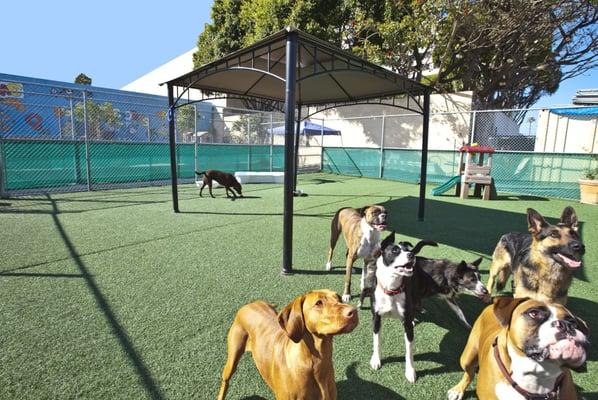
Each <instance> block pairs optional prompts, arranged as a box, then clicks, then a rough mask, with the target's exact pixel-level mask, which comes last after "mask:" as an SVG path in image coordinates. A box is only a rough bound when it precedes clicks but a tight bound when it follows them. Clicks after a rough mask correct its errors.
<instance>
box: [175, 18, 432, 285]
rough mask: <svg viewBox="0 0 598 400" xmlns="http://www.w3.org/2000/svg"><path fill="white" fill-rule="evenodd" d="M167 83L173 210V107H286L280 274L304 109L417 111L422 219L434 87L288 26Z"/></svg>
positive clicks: (288, 246)
mask: <svg viewBox="0 0 598 400" xmlns="http://www.w3.org/2000/svg"><path fill="white" fill-rule="evenodd" d="M166 85H167V88H168V106H169V112H168V127H169V143H170V165H171V181H172V201H173V209H174V212H177V213H178V212H179V202H178V187H177V162H176V136H175V116H174V114H175V109H176V108H178V107H182V106H184V105H187V104H191V103H197V102H203V101H209V100H214V99H218V98H228V99H231V98H234V99H240V100H246V101H249V102H254V103H255V104H259V105H260V106H261V107H262V108H264V109H268V110H278V111H281V112H284V114H285V157H284V160H285V171H284V213H283V254H282V273H283V274H291V273H292V271H293V268H292V240H293V190H294V181H295V177H296V166H295V157H296V153H295V152H296V147H297V143H296V142H295V141H296V140H298V137H299V135H298V134H296V133H295V132H294V128H295V130H296V131H298V130H299V123H300V121H301V119H302V117H301V114H302V111H304V112H305V114H304V117H303V118H309V117H310V116H312V115H314V114H316V113H319V112H322V111H324V110H328V109H331V108H338V107H343V106H351V105H358V104H375V105H385V106H390V107H396V108H402V109H405V110H408V111H411V112H414V113H417V114H420V115H422V117H423V121H422V158H421V170H420V175H421V176H420V192H419V206H418V220H420V221H423V218H424V207H425V192H426V164H427V156H428V130H429V114H430V94H431V92H432V88H431V87H429V86H426V85H423V84H421V83H419V82H415V81H413V80H410V79H408V78H406V77H403V76H401V75H398V74H396V73H394V72H392V71H389V70H387V69H385V68H382V67H380V66H378V65H375V64H373V63H370V62H368V61H366V60H363V59H361V58H359V57H357V56H355V55H352V54H350V53H348V52H347V51H345V50H342V49H340V48H337V47H335V46H333V45H331V44H330V43H328V42H325V41H323V40H320V39H318V38H316V37H314V36H312V35H309V34H307V33H305V32H302V31H300V30H298V29H296V28H292V27H287V28H285V29H283V30H282V31H280V32H277V33H275V34H273V35H271V36H268V37H266V38H265V39H263V40H260V41H258V42H257V43H255V44H253V45H251V46H249V47H246V48H244V49H241V50H238V51H235V52H233V53H231V54H229V55H227V56H225V57H223V58H221V59H219V60H217V61H214V62H212V63H209V64H206V65H204V66H202V67H200V68H198V69H196V70H194V71H191V72H189V73H187V74H184V75H182V76H180V77H178V78H175V79H172V80H170V81H168V82H166ZM175 89H176V92H175ZM192 89H198V90H200V91H201V97H200V98H199V99H194V100H192V99H191V98H190V91H191V90H192ZM185 95H187V98H186V99H185Z"/></svg>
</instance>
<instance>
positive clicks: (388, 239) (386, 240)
mask: <svg viewBox="0 0 598 400" xmlns="http://www.w3.org/2000/svg"><path fill="white" fill-rule="evenodd" d="M394 242H395V231H392V233H391V234H390V235H388V236H387V237H385V238H384V240H383V241H382V243H380V248H381V249H382V250H384V249H385V248H386V247H388V246H389V245H391V244H393V243H394Z"/></svg>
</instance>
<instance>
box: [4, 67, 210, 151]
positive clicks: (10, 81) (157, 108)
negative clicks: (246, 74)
mask: <svg viewBox="0 0 598 400" xmlns="http://www.w3.org/2000/svg"><path fill="white" fill-rule="evenodd" d="M167 107H168V102H167V98H166V97H163V96H156V95H148V94H142V93H135V92H127V91H122V90H116V89H106V88H99V87H94V86H87V85H80V84H74V83H67V82H59V81H51V80H45V79H37V78H30V77H24V76H17V75H8V74H2V73H0V137H4V138H31V139H33V138H37V139H63V140H68V139H75V140H79V139H82V138H84V137H85V134H86V133H87V137H88V138H89V139H90V140H108V141H140V142H165V141H167V140H168V124H167V120H166V110H167ZM196 107H197V113H195V112H191V113H189V112H188V113H187V118H191V120H190V121H187V125H190V126H194V125H195V126H196V127H197V130H198V131H202V130H203V131H207V130H209V128H210V124H211V120H212V118H211V113H212V105H211V104H210V103H198V104H197V105H196ZM193 119H196V121H193Z"/></svg>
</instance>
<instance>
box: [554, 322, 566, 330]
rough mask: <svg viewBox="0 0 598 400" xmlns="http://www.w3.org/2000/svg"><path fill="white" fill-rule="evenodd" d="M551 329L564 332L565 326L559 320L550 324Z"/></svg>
mask: <svg viewBox="0 0 598 400" xmlns="http://www.w3.org/2000/svg"><path fill="white" fill-rule="evenodd" d="M552 327H553V328H556V329H558V330H559V331H564V330H565V324H564V322H563V321H561V320H556V321H553V322H552Z"/></svg>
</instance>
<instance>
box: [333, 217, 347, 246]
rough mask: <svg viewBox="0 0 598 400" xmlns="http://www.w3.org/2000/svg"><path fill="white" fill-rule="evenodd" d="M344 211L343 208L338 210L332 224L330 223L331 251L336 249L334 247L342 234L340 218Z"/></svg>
mask: <svg viewBox="0 0 598 400" xmlns="http://www.w3.org/2000/svg"><path fill="white" fill-rule="evenodd" d="M345 208H346V207H345ZM343 210H344V208H341V209H340V210H338V211H337V212H336V213H335V214H334V217H333V218H332V222H331V223H330V248H331V249H334V246H336V242H337V240H338V237H339V235H340V234H341V225H340V222H339V217H338V216H339V214H340V213H341V211H343Z"/></svg>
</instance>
